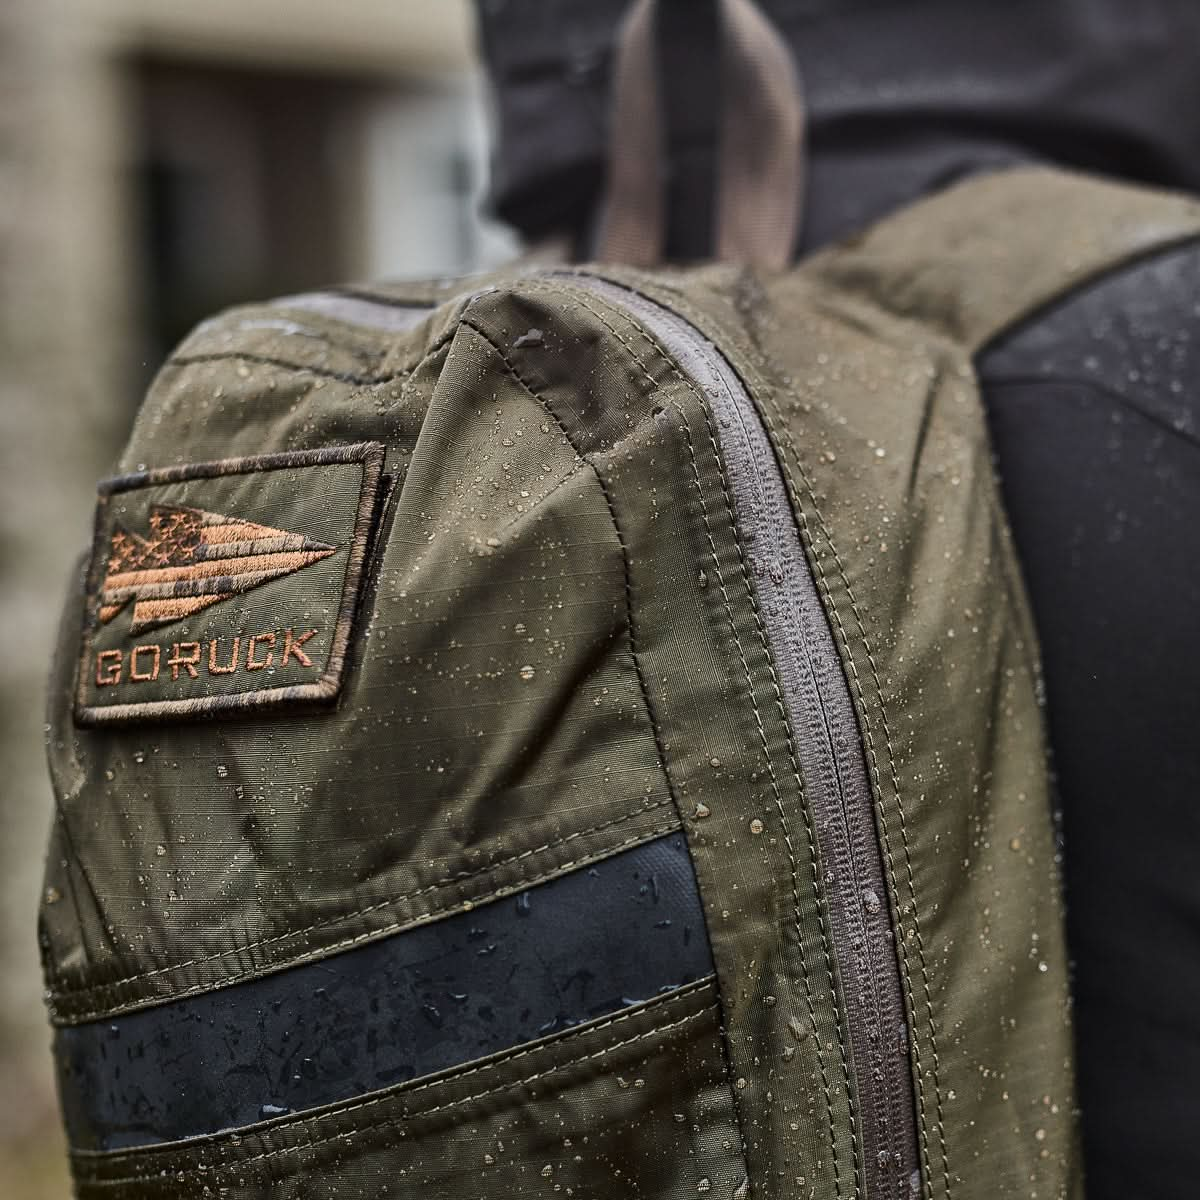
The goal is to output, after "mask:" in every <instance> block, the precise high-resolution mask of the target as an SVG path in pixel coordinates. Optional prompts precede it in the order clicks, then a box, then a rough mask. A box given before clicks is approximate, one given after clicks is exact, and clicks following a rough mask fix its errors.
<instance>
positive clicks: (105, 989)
mask: <svg viewBox="0 0 1200 1200" xmlns="http://www.w3.org/2000/svg"><path fill="white" fill-rule="evenodd" d="M670 803H671V801H670V800H669V799H662V800H656V801H655V802H654V803H653V804H650V805H646V806H645V807H643V808H639V809H637V810H636V811H635V812H630V813H625V814H623V815H622V816H620V817H614V818H612V819H611V820H608V821H603V822H601V823H600V824H599V825H593V826H592V827H591V828H590V829H580V830H577V831H576V832H575V833H570V834H567V836H566V837H562V838H556V839H555V840H554V841H550V842H546V843H545V845H542V846H537V847H535V848H533V849H531V850H523V851H521V853H519V854H514V855H510V856H509V857H508V858H503V859H500V860H499V861H498V862H494V863H490V864H488V865H487V866H486V867H482V868H480V869H479V870H478V871H462V872H459V873H458V874H456V875H451V876H448V877H447V878H445V879H442V880H439V881H438V882H437V883H433V884H430V885H428V886H427V887H423V888H419V889H417V890H416V891H414V892H405V893H403V894H401V895H399V896H390V897H388V899H386V900H380V901H377V902H376V903H375V904H369V905H367V907H365V908H359V909H356V910H355V911H353V912H349V913H343V914H341V915H340V916H337V917H334V918H333V919H331V920H329V921H319V922H317V923H316V924H313V925H309V926H307V927H305V928H303V929H293V930H289V931H288V932H287V933H283V934H279V935H277V936H274V937H269V938H261V939H260V940H259V941H257V942H250V943H248V944H247V945H244V946H237V947H234V948H233V949H230V950H222V951H220V952H219V953H217V954H210V955H207V956H205V957H203V958H192V959H188V960H187V961H186V962H182V963H172V964H171V965H170V966H168V967H157V968H155V969H154V970H153V971H146V972H143V973H142V974H139V975H129V976H126V977H125V978H124V979H119V980H113V981H111V982H109V983H104V984H97V985H96V986H95V987H93V988H80V989H79V990H77V991H62V992H57V993H55V995H56V996H57V997H61V998H62V999H64V1000H75V999H78V998H80V997H84V996H93V995H95V996H102V995H107V994H111V993H113V992H115V991H117V990H119V989H122V988H124V987H125V986H126V985H128V984H131V983H137V982H139V981H140V980H143V979H150V978H152V977H154V976H157V975H164V974H167V973H168V972H171V971H183V970H186V969H187V968H188V967H195V966H202V965H204V964H205V963H210V962H216V961H218V960H219V959H222V958H228V957H231V956H234V955H240V954H244V953H246V951H248V950H257V949H260V948H262V947H263V946H269V945H274V944H276V943H278V942H283V941H288V940H290V939H293V938H302V937H304V936H305V935H306V934H309V933H315V932H316V931H317V930H320V929H328V928H330V927H331V926H334V925H338V924H340V923H341V922H343V921H350V920H353V919H354V918H356V917H363V916H367V915H368V914H370V913H373V912H378V911H379V910H380V909H384V908H388V907H390V906H391V905H393V904H402V903H404V902H405V901H408V900H415V899H416V898H417V897H419V896H424V895H427V894H428V893H429V892H434V891H437V890H438V889H439V888H443V887H449V886H450V885H451V884H455V883H462V882H464V881H466V880H469V879H475V878H478V877H479V876H481V875H485V874H487V873H489V872H491V871H495V870H497V869H498V868H500V867H506V866H511V865H512V864H513V863H516V862H521V861H522V860H524V859H527V858H531V857H533V856H534V855H537V854H542V853H544V852H545V851H547V850H553V849H556V848H558V847H560V846H565V845H566V844H567V843H568V842H572V841H575V840H576V839H578V838H581V837H587V836H588V835H589V834H593V833H600V832H602V831H603V830H606V829H611V828H613V827H614V826H616V825H620V824H623V823H624V822H625V821H631V820H633V819H634V818H636V817H639V816H641V815H642V814H643V813H647V812H654V811H655V810H656V809H659V808H663V807H665V806H666V805H668V804H670ZM678 827H679V826H678V823H677V822H676V823H672V824H671V825H669V826H667V827H665V828H660V829H655V830H653V831H649V832H644V833H638V834H635V835H633V837H631V838H628V839H626V840H625V841H623V842H619V843H617V845H616V846H612V847H608V848H607V849H606V850H604V851H601V852H599V853H603V854H608V853H611V852H614V851H616V850H619V849H622V848H623V847H624V846H626V845H629V844H631V843H632V842H635V841H638V840H640V839H642V838H647V839H649V838H650V837H658V836H661V835H662V834H664V833H668V832H670V831H671V830H674V829H677V828H678ZM594 857H595V856H594V855H585V856H584V857H583V858H580V859H576V860H574V861H572V862H567V863H562V864H560V865H559V866H557V867H555V868H554V871H556V872H557V871H565V870H568V869H570V868H571V867H575V866H578V865H580V863H582V862H583V861H585V860H586V859H591V858H594ZM522 882H523V883H533V882H537V880H534V881H522ZM503 890H504V889H499V891H498V892H497V893H495V894H496V895H499V894H500V893H502V892H503ZM491 898H492V896H491V895H489V896H487V897H484V898H482V899H478V900H472V901H471V903H472V904H484V903H486V902H487V900H489V899H491ZM436 911H438V910H436V909H433V910H430V911H429V912H426V913H422V914H419V915H418V916H417V917H415V918H413V919H412V920H408V921H397V922H394V923H393V924H392V925H389V926H385V927H384V928H383V929H379V930H370V931H368V932H367V933H362V934H358V935H356V936H355V937H353V938H348V939H346V940H345V941H341V942H337V943H335V944H334V945H333V946H325V947H322V948H321V950H320V951H319V953H320V954H321V955H322V956H324V955H327V954H330V953H332V952H333V951H335V950H344V949H347V948H349V947H350V946H354V945H357V944H358V943H359V942H362V941H367V940H370V939H372V938H378V937H383V936H386V935H387V934H389V933H393V932H397V931H398V930H400V929H402V928H405V927H407V926H409V925H413V924H416V923H417V921H419V920H421V919H423V918H425V917H431V916H433V915H434V913H435V912H436ZM296 961H297V962H304V961H307V956H306V958H302V959H298V960H296ZM289 965H294V964H289ZM253 974H255V972H254V971H245V972H242V973H240V974H238V975H234V976H231V977H229V978H228V979H225V980H223V981H222V986H225V985H226V984H231V983H236V982H237V981H238V980H240V979H245V978H247V977H248V976H250V975H253ZM209 986H210V985H207V984H198V985H197V986H195V987H192V988H188V989H187V991H184V992H179V993H178V994H177V995H174V996H172V997H171V999H172V1000H174V999H180V998H182V997H183V996H188V995H191V994H192V993H194V992H197V991H204V990H206V989H207V988H209ZM73 1015H76V1016H80V1017H81V1018H82V1019H85V1020H86V1017H87V1015H90V1014H80V1013H74V1014H73Z"/></svg>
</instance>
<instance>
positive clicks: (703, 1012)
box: [73, 976, 717, 1187]
mask: <svg viewBox="0 0 1200 1200" xmlns="http://www.w3.org/2000/svg"><path fill="white" fill-rule="evenodd" d="M711 986H712V979H711V976H710V977H708V978H706V979H703V980H699V981H697V982H696V983H694V984H690V985H687V986H686V987H684V988H681V989H680V990H679V991H678V992H676V993H675V994H674V995H672V996H670V997H669V998H667V999H666V1000H664V1001H663V1002H662V1003H663V1007H668V1006H672V1005H676V1004H679V1003H680V1002H682V1001H685V1000H687V999H690V998H691V997H692V996H695V995H698V994H699V993H700V992H702V991H703V990H704V989H705V988H708V987H711ZM651 1003H653V1001H651ZM716 1009H717V1006H716V1005H715V1004H708V1005H705V1007H704V1008H702V1009H700V1010H699V1011H697V1012H694V1013H689V1014H688V1015H687V1016H684V1017H679V1018H677V1019H676V1020H674V1021H671V1022H669V1023H668V1024H666V1025H658V1026H655V1027H654V1028H653V1029H647V1030H644V1031H643V1032H642V1033H637V1034H634V1035H633V1036H632V1037H628V1038H625V1039H624V1040H623V1041H619V1042H616V1043H614V1044H613V1045H611V1046H604V1047H602V1048H601V1049H599V1050H594V1051H592V1053H590V1054H584V1055H581V1056H579V1057H577V1058H570V1059H567V1060H565V1061H563V1062H557V1063H552V1064H551V1065H550V1066H549V1067H547V1068H545V1069H543V1070H541V1071H538V1072H536V1073H535V1074H533V1075H529V1076H526V1077H525V1078H524V1079H515V1080H512V1081H510V1082H508V1083H502V1084H498V1085H496V1086H495V1087H491V1088H487V1089H485V1090H484V1091H481V1092H474V1093H472V1094H471V1095H470V1096H462V1097H460V1098H459V1099H457V1100H450V1101H447V1102H446V1103H445V1104H439V1105H436V1106H434V1107H433V1108H426V1109H421V1110H420V1111H418V1112H416V1113H412V1114H408V1113H402V1114H397V1115H399V1116H400V1117H401V1118H410V1119H411V1118H416V1119H418V1120H419V1119H422V1118H425V1117H429V1116H432V1115H433V1114H434V1113H439V1112H444V1111H446V1110H447V1109H450V1108H457V1107H460V1106H462V1105H466V1104H471V1103H473V1102H474V1101H476V1100H482V1099H484V1098H485V1097H487V1096H491V1095H494V1094H495V1093H497V1092H502V1091H507V1090H509V1089H510V1088H519V1087H527V1086H528V1085H529V1084H531V1083H536V1082H537V1081H538V1080H539V1079H543V1078H545V1076H546V1075H548V1074H550V1073H551V1072H552V1071H559V1070H563V1069H566V1068H570V1067H575V1066H579V1065H581V1064H583V1063H587V1062H591V1061H593V1060H594V1059H597V1058H603V1057H605V1056H606V1055H608V1054H612V1053H613V1052H614V1051H616V1050H621V1049H623V1048H624V1047H626V1046H630V1045H633V1044H634V1043H635V1042H639V1041H642V1040H643V1039H645V1038H649V1037H658V1036H661V1035H662V1034H665V1033H669V1032H670V1031H671V1030H673V1029H677V1028H679V1026H681V1025H685V1024H687V1022H689V1021H695V1020H698V1019H699V1018H701V1017H707V1016H711V1015H713V1014H714V1012H715V1011H716ZM645 1015H646V1007H640V1008H638V1009H637V1010H635V1011H633V1012H627V1013H623V1014H622V1015H620V1016H617V1017H613V1018H611V1019H609V1020H607V1021H604V1022H601V1023H600V1024H599V1025H593V1026H591V1027H589V1028H587V1029H579V1030H576V1031H574V1032H575V1033H577V1034H578V1035H579V1036H594V1035H595V1034H598V1033H603V1032H604V1031H605V1030H607V1029H612V1028H614V1027H615V1026H617V1025H621V1024H623V1023H625V1022H627V1021H632V1020H635V1019H636V1018H638V1017H644V1016H645ZM567 1036H568V1037H570V1036H571V1034H568V1035H567ZM546 1049H547V1047H546V1045H545V1044H540V1045H534V1046H530V1047H529V1048H528V1049H526V1050H519V1051H517V1052H516V1053H515V1054H512V1055H509V1056H508V1057H506V1058H502V1059H499V1060H495V1061H492V1062H485V1063H481V1064H480V1065H479V1066H477V1067H471V1068H469V1069H468V1070H466V1071H463V1072H461V1073H459V1074H455V1075H450V1076H443V1077H442V1078H438V1079H431V1080H430V1081H429V1082H428V1083H421V1084H417V1085H416V1086H415V1087H410V1088H405V1089H403V1090H401V1091H399V1092H392V1093H389V1094H387V1095H384V1096H375V1097H373V1098H371V1099H369V1100H362V1101H360V1102H359V1103H357V1104H352V1105H350V1106H349V1107H347V1108H342V1109H338V1110H336V1111H334V1112H328V1113H320V1114H318V1115H317V1116H315V1117H312V1118H311V1119H310V1120H308V1121H304V1122H302V1123H300V1124H298V1125H297V1126H296V1128H298V1129H304V1130H308V1129H314V1130H315V1129H317V1128H319V1127H320V1126H321V1125H324V1124H327V1123H328V1122H329V1121H336V1120H341V1119H343V1118H345V1117H348V1116H350V1115H351V1114H352V1113H360V1112H364V1111H366V1110H367V1109H370V1108H376V1107H378V1106H379V1105H381V1104H382V1105H386V1104H391V1103H395V1102H396V1101H398V1100H400V1101H403V1100H406V1099H407V1098H408V1097H410V1096H414V1095H417V1094H418V1093H420V1092H424V1091H427V1090H428V1089H429V1088H434V1087H438V1086H440V1085H442V1084H444V1083H446V1082H453V1083H457V1082H458V1081H460V1080H463V1079H469V1078H470V1077H471V1076H472V1075H478V1074H479V1073H480V1072H484V1071H493V1070H495V1069H497V1068H499V1067H504V1066H507V1065H508V1064H509V1063H513V1062H517V1061H519V1060H520V1059H522V1058H527V1057H528V1056H529V1055H531V1054H537V1053H539V1052H541V1051H544V1050H546ZM393 1120H395V1117H394V1116H386V1115H385V1116H384V1117H382V1118H381V1119H380V1120H379V1121H377V1122H375V1123H373V1124H366V1125H360V1126H359V1127H358V1128H356V1129H353V1130H344V1131H340V1132H338V1133H332V1134H326V1135H324V1136H322V1137H318V1138H311V1139H308V1140H306V1141H304V1142H302V1143H299V1144H298V1145H295V1146H280V1147H277V1148H276V1149H274V1150H265V1151H263V1152H262V1153H260V1154H255V1155H253V1156H252V1157H250V1158H245V1159H236V1160H234V1161H232V1162H228V1161H227V1162H223V1163H220V1164H219V1165H218V1166H216V1167H215V1168H213V1169H212V1170H213V1172H214V1173H215V1172H217V1171H230V1170H233V1171H237V1170H241V1169H243V1168H244V1167H248V1166H249V1165H250V1164H251V1163H256V1162H262V1161H264V1160H265V1159H269V1158H277V1157H279V1156H280V1155H285V1154H295V1153H298V1152H301V1151H304V1150H311V1149H315V1148H316V1147H318V1146H322V1145H325V1144H326V1143H328V1142H331V1141H339V1140H343V1139H349V1138H352V1137H357V1136H359V1135H361V1134H364V1133H370V1132H372V1131H373V1130H375V1129H377V1128H379V1127H380V1126H381V1125H387V1124H390V1123H391V1122H392V1121H393ZM73 1157H74V1158H75V1161H76V1162H78V1163H80V1164H81V1165H84V1164H86V1165H91V1164H92V1163H93V1162H95V1161H96V1159H99V1161H100V1162H102V1163H104V1164H106V1165H119V1164H120V1163H122V1162H125V1161H135V1160H134V1159H133V1157H132V1156H128V1155H127V1156H125V1157H124V1158H115V1157H114V1158H108V1157H105V1156H103V1155H98V1156H96V1158H93V1156H92V1154H88V1153H87V1152H84V1153H80V1152H75V1154H74V1155H73ZM147 1165H148V1166H151V1168H152V1164H147ZM156 1177H157V1172H155V1173H154V1174H134V1175H127V1176H124V1177H120V1178H103V1179H101V1178H98V1177H93V1179H92V1180H91V1182H94V1183H101V1184H103V1185H105V1186H110V1187H111V1186H116V1185H118V1184H124V1183H145V1182H148V1181H149V1180H152V1179H154V1178H156Z"/></svg>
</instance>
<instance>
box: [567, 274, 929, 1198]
mask: <svg viewBox="0 0 1200 1200" xmlns="http://www.w3.org/2000/svg"><path fill="white" fill-rule="evenodd" d="M554 274H556V275H558V277H559V278H565V279H569V280H570V281H571V282H572V283H573V284H575V285H576V286H578V287H580V288H582V289H583V290H585V291H587V292H590V293H592V294H593V295H596V296H598V297H600V298H601V299H603V300H605V301H607V302H608V303H609V304H610V305H612V306H613V307H615V308H616V309H618V310H619V311H621V312H623V313H624V314H625V315H626V316H628V317H631V318H632V319H633V320H635V321H636V322H638V323H639V324H641V325H642V326H643V327H644V328H645V329H646V330H647V331H648V332H649V333H650V334H651V335H652V336H653V337H654V338H655V340H656V341H657V342H658V343H659V344H660V345H661V346H662V347H663V348H664V349H665V350H666V351H667V353H668V354H669V355H671V357H672V358H674V360H675V362H676V364H677V365H678V366H679V367H681V368H682V370H683V371H684V372H685V373H686V374H687V375H688V376H690V377H691V379H692V381H693V382H694V383H695V384H696V385H697V386H698V387H699V389H700V390H701V392H702V393H703V394H704V396H705V397H706V398H707V400H708V403H709V407H710V410H711V412H712V415H713V418H714V424H715V427H716V430H717V443H718V445H719V447H720V450H721V455H722V457H723V458H724V460H725V468H726V471H727V474H728V477H729V485H730V492H731V496H732V500H733V507H734V511H735V513H736V517H737V534H738V536H739V537H740V538H741V540H742V542H743V544H744V546H745V547H746V550H747V558H748V560H749V562H750V564H751V569H752V572H753V575H754V580H755V587H756V591H757V595H758V606H759V610H760V612H761V615H762V620H763V626H764V631H765V635H766V640H767V644H768V646H769V647H770V651H771V656H772V658H773V659H774V663H775V669H776V674H777V676H778V679H779V685H780V690H781V692H782V694H783V700H784V706H785V708H786V710H787V715H788V719H789V721H790V723H791V726H792V731H793V734H794V744H795V750H796V756H797V758H798V760H799V763H800V768H801V774H802V777H803V781H804V788H805V793H806V800H807V803H808V805H809V807H810V810H811V812H812V816H813V824H814V827H815V830H816V834H817V841H818V844H819V848H820V856H821V862H822V865H823V870H824V884H825V897H826V901H827V904H828V911H829V932H830V940H831V942H832V945H833V954H834V959H835V961H836V963H837V968H838V976H839V979H840V982H841V990H842V1004H843V1013H844V1020H845V1026H846V1029H847V1033H848V1036H849V1043H850V1058H851V1072H852V1075H853V1087H854V1095H855V1096H856V1098H857V1101H858V1120H859V1133H860V1136H861V1140H862V1147H863V1154H862V1159H863V1174H864V1182H865V1193H866V1196H867V1198H868V1200H912V1197H914V1196H916V1195H919V1193H920V1185H921V1179H920V1171H919V1163H918V1157H917V1136H916V1115H915V1100H914V1097H915V1088H914V1079H913V1074H912V1065H911V1062H910V1059H909V1046H908V1023H907V1019H906V1015H905V1009H904V1000H903V996H902V994H901V967H900V960H899V956H898V950H897V946H896V940H895V933H894V931H893V929H892V922H891V915H890V911H889V906H888V901H887V897H888V886H887V880H886V877H885V875H884V869H883V857H882V854H881V849H880V845H879V837H878V832H877V830H876V825H875V812H874V799H873V797H872V794H871V787H870V784H869V782H868V776H867V763H866V755H865V751H864V747H863V742H862V736H861V733H860V732H859V726H858V720H857V716H856V714H855V711H854V703H853V700H852V698H851V695H850V689H849V686H848V684H847V682H846V677H845V674H844V672H843V669H842V663H841V659H840V657H839V655H838V652H837V646H836V644H835V643H834V640H833V631H832V629H831V628H830V625H829V620H828V618H827V617H826V615H825V610H824V607H823V605H822V603H821V597H820V593H819V592H818V590H817V584H816V580H815V579H814V578H813V574H812V570H811V568H810V567H809V564H808V559H807V557H806V556H805V553H804V546H803V544H802V542H801V539H800V531H799V528H798V526H797V524H796V518H795V514H794V513H793V511H792V506H791V501H790V499H789V496H788V488H787V483H786V481H785V479H784V476H783V472H782V469H781V467H780V465H779V461H778V458H777V456H776V453H775V448H774V445H773V443H772V441H771V437H770V434H769V433H768V431H767V427H766V424H765V423H764V421H763V418H762V416H761V414H760V413H759V411H758V408H757V407H756V405H755V403H754V401H753V399H752V398H751V396H750V394H749V392H748V391H747V390H746V388H745V386H744V385H743V384H742V382H741V380H740V379H739V378H738V376H737V373H736V372H735V371H734V369H733V367H732V366H731V365H730V363H729V361H728V360H727V359H726V358H725V356H724V355H723V354H722V353H721V351H720V350H719V349H718V348H717V347H716V346H715V345H714V344H713V343H712V342H711V341H710V340H709V339H708V338H707V337H705V336H704V334H703V333H701V332H700V331H699V330H698V329H697V328H696V327H695V326H694V325H692V324H691V323H690V322H688V321H687V320H685V319H684V318H683V317H681V316H680V315H679V314H678V313H676V312H674V311H673V310H672V309H669V308H666V307H664V306H663V305H661V304H659V303H657V302H656V301H653V300H651V299H649V298H648V297H646V296H644V295H642V294H641V293H639V292H635V291H632V290H630V289H628V288H625V287H622V286H619V285H617V284H614V283H610V282H609V281H607V280H604V279H599V278H597V277H596V276H593V275H585V274H582V273H579V272H555V273H554Z"/></svg>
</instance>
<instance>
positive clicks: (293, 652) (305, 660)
mask: <svg viewBox="0 0 1200 1200" xmlns="http://www.w3.org/2000/svg"><path fill="white" fill-rule="evenodd" d="M316 633H317V631H316V630H315V629H310V630H309V631H308V632H307V633H302V634H301V635H300V636H299V637H296V635H295V634H294V633H292V631H291V630H290V629H285V630H284V631H283V657H282V658H281V659H280V660H279V665H280V666H281V667H286V666H287V661H288V658H289V657H291V658H295V660H296V661H297V662H298V663H299V664H300V665H301V666H302V667H311V666H312V659H311V658H309V657H308V655H307V654H305V653H304V651H303V650H302V649H301V648H300V647H301V646H303V645H304V643H305V642H307V641H308V639H309V638H310V637H315V636H316Z"/></svg>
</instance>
